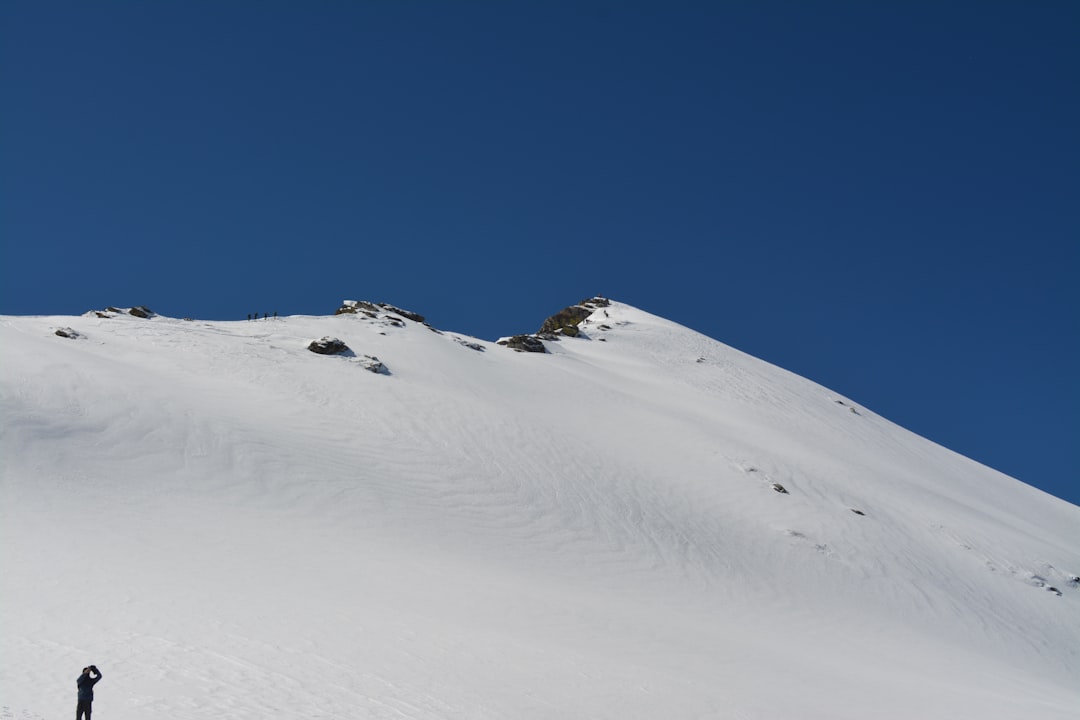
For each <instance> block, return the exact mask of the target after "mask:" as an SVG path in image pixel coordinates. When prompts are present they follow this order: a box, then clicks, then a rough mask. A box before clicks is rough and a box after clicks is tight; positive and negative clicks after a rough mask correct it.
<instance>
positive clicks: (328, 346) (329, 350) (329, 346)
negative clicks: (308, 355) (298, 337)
mask: <svg viewBox="0 0 1080 720" xmlns="http://www.w3.org/2000/svg"><path fill="white" fill-rule="evenodd" d="M308 350H310V351H311V352H313V353H318V354H319V355H342V354H345V353H349V352H352V351H351V350H349V346H348V345H346V344H345V343H344V342H342V341H341V340H338V339H337V338H336V337H330V336H329V335H327V336H326V337H323V338H320V339H319V340H312V341H311V344H309V345H308Z"/></svg>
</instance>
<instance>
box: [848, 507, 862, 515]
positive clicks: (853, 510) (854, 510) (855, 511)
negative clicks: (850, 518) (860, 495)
mask: <svg viewBox="0 0 1080 720" xmlns="http://www.w3.org/2000/svg"><path fill="white" fill-rule="evenodd" d="M851 512H853V513H855V514H856V515H866V513H864V512H863V511H862V510H856V509H855V508H851Z"/></svg>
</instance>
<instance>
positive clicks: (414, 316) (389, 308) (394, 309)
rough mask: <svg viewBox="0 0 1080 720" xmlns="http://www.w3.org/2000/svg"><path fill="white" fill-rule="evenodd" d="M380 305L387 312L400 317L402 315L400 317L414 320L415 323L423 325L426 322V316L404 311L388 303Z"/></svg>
mask: <svg viewBox="0 0 1080 720" xmlns="http://www.w3.org/2000/svg"><path fill="white" fill-rule="evenodd" d="M379 304H380V305H381V306H382V308H383V310H386V311H387V312H392V313H397V314H398V315H400V316H402V317H404V318H408V319H409V320H412V321H413V322H418V323H423V322H424V316H423V315H421V314H420V313H414V312H412V311H411V310H402V309H401V308H399V307H395V306H393V305H388V304H387V303H379Z"/></svg>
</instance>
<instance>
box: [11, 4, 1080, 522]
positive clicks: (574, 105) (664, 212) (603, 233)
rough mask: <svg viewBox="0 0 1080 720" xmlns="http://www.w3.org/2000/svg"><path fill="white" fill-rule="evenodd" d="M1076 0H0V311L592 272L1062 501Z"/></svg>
mask: <svg viewBox="0 0 1080 720" xmlns="http://www.w3.org/2000/svg"><path fill="white" fill-rule="evenodd" d="M1077 37H1080V5H1078V4H1077V3H1074V2H1069V1H1062V2H1038V3H996V2H973V3H938V2H935V3H930V2H926V3H920V2H897V3H887V2H874V3H856V2H836V3H831V2H818V3H804V2H749V1H747V2H734V1H732V2H716V3H701V2H697V3H679V2H653V3H633V2H565V3H560V2H472V1H470V2H438V3H427V2H330V1H328V0H327V1H321V2H315V1H313V2H299V1H297V2H289V3H286V2H254V1H252V2H196V1H191V0H188V1H185V2H150V3H148V2H136V1H135V0H131V1H129V2H110V1H108V0H105V1H103V2H96V3H86V2H52V1H50V0H35V1H33V2H28V1H24V0H9V2H6V3H4V4H3V5H2V6H0V89H2V95H0V98H2V110H0V234H2V238H3V240H2V242H3V263H2V269H0V272H2V273H3V275H2V285H0V313H3V314H19V315H22V314H54V313H55V314H80V313H83V312H85V311H87V310H89V309H92V308H100V307H103V306H106V305H135V304H145V305H148V306H149V307H151V308H152V309H154V310H156V311H157V312H160V313H163V314H166V315H172V316H177V317H185V316H187V317H197V318H205V319H236V318H244V317H246V315H247V314H248V313H251V312H275V311H276V312H278V313H280V314H283V315H287V314H328V313H331V312H332V311H333V310H334V309H336V308H337V306H338V304H339V302H340V301H341V300H342V299H344V298H350V299H369V300H375V301H381V302H390V303H393V304H396V305H401V306H403V307H406V308H409V309H413V310H415V311H417V312H420V313H423V314H424V315H426V316H427V317H428V319H429V321H430V322H431V323H432V324H433V325H435V326H436V327H440V328H443V329H447V330H455V331H459V332H464V333H469V334H472V335H475V336H478V337H482V338H486V339H495V338H497V337H499V336H503V335H509V334H514V333H517V332H527V331H533V330H535V329H536V328H538V327H539V325H540V323H541V322H542V321H543V319H544V318H545V317H546V316H547V315H550V314H552V313H553V312H555V311H557V310H558V309H560V308H561V307H563V306H565V305H567V304H570V303H572V302H575V301H577V300H579V299H581V298H582V297H585V296H589V295H592V294H595V293H603V294H605V295H607V296H609V297H611V298H613V299H616V300H621V301H625V302H628V303H631V304H633V305H636V306H638V307H640V308H642V309H644V310H648V311H650V312H653V313H656V314H659V315H662V316H664V317H667V318H669V319H672V320H675V321H677V322H680V323H682V324H684V325H687V326H690V327H692V328H694V329H696V330H699V331H701V332H703V333H705V334H707V335H710V336H711V337H714V338H716V339H718V340H721V341H723V342H726V343H728V344H730V345H733V346H735V347H737V348H739V349H741V350H744V351H746V352H749V353H751V354H753V355H756V356H758V357H761V358H763V359H766V360H768V361H770V362H773V363H776V364H778V365H781V366H783V367H785V368H788V369H790V370H792V371H794V372H797V373H799V374H801V375H804V376H806V377H809V378H811V379H813V380H815V381H817V382H820V383H822V384H824V385H826V386H828V387H830V388H832V389H834V390H836V391H838V392H841V393H844V394H846V395H848V396H849V397H851V398H852V399H854V400H855V401H857V402H859V403H861V404H863V405H865V406H867V407H869V408H870V409H872V410H874V411H876V412H878V413H881V414H883V415H885V416H886V417H888V418H890V419H891V420H893V421H895V422H898V423H900V424H901V425H904V426H905V427H907V428H909V429H911V430H913V431H914V432H917V433H919V434H921V435H924V436H927V437H929V438H931V439H932V440H935V441H937V442H939V443H941V444H943V445H945V446H947V447H950V448H952V449H954V450H956V451H958V452H960V453H963V454H965V455H968V456H970V457H972V458H974V459H976V460H979V461H980V462H983V463H985V464H987V465H990V466H991V467H994V468H997V469H999V470H1001V471H1003V472H1005V473H1008V474H1010V475H1012V476H1014V477H1017V478H1020V479H1021V480H1024V481H1025V482H1028V483H1030V484H1032V485H1035V486H1037V487H1040V488H1042V489H1044V490H1046V491H1048V492H1051V493H1053V494H1056V495H1058V496H1060V497H1064V498H1066V499H1068V500H1070V501H1071V502H1073V503H1080V478H1078V473H1077V468H1078V467H1080V463H1078V460H1080V451H1078V448H1080V442H1078V438H1080V423H1078V421H1077V418H1078V412H1077V408H1078V407H1080V392H1078V383H1077V380H1076V372H1077V368H1078V367H1080V333H1078V330H1080V328H1078V322H1077V315H1078V310H1077V308H1080V297H1078V296H1080V291H1078V289H1077V282H1076V277H1077V272H1078V270H1080V262H1078V254H1080V243H1078V239H1080V202H1078V200H1080V131H1078V130H1077V128H1080V91H1078V90H1077V88H1078V87H1080V43H1077V41H1076V38H1077Z"/></svg>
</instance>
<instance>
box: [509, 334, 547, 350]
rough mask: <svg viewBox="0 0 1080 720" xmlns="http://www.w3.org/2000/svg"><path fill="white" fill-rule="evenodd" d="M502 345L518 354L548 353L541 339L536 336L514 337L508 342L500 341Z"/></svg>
mask: <svg viewBox="0 0 1080 720" xmlns="http://www.w3.org/2000/svg"><path fill="white" fill-rule="evenodd" d="M499 344H500V345H505V346H506V347H508V348H510V349H511V350H516V351H517V352H531V353H546V352H547V348H546V347H544V343H543V342H542V341H541V340H540V338H538V337H536V336H535V335H514V336H513V337H511V338H507V339H506V340H500V341H499Z"/></svg>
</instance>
